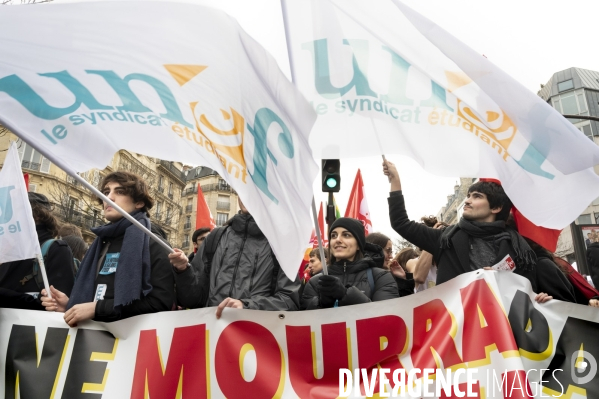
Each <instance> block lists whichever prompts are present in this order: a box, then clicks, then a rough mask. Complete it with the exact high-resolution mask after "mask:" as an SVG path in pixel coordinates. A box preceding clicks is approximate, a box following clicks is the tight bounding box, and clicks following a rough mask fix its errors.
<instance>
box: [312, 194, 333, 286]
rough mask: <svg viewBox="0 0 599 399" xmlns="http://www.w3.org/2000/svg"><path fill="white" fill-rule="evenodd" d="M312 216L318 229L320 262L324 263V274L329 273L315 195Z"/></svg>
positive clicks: (315, 228) (315, 227)
mask: <svg viewBox="0 0 599 399" xmlns="http://www.w3.org/2000/svg"><path fill="white" fill-rule="evenodd" d="M312 216H313V218H314V230H316V239H317V240H318V252H319V253H320V263H322V273H323V274H324V275H328V274H329V269H328V267H327V261H326V258H325V256H324V248H323V246H322V237H321V236H320V226H319V224H318V214H317V212H316V201H315V200H314V196H312Z"/></svg>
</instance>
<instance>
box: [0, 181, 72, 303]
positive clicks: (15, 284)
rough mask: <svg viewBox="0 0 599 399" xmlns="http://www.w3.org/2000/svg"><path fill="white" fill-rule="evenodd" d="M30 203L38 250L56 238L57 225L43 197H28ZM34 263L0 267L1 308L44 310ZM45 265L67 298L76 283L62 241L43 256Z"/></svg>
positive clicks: (52, 280)
mask: <svg viewBox="0 0 599 399" xmlns="http://www.w3.org/2000/svg"><path fill="white" fill-rule="evenodd" d="M29 203H30V204H31V210H32V213H33V220H34V221H35V228H36V231H37V236H38V240H39V244H40V248H41V247H43V245H44V243H45V242H46V241H48V240H52V239H55V238H56V237H57V236H58V229H59V222H58V220H57V219H56V217H55V216H54V215H53V214H52V205H51V204H50V201H48V198H47V197H46V196H45V195H43V194H38V193H29ZM34 264H35V262H34V259H25V260H18V261H13V262H7V263H4V264H2V266H1V267H0V307H3V308H17V309H31V310H44V307H43V306H42V304H41V302H40V299H39V297H40V291H41V290H42V289H43V283H42V279H41V271H40V270H39V267H34ZM44 265H45V267H46V273H47V275H48V281H49V283H50V284H52V285H54V286H55V287H57V288H58V289H60V290H61V291H63V292H65V293H68V294H70V293H71V289H72V288H73V283H74V281H75V275H74V273H75V265H74V262H73V254H72V252H71V249H70V248H69V246H68V245H67V243H66V242H64V241H63V240H54V242H52V243H51V245H50V247H49V248H48V251H47V253H46V255H45V256H44Z"/></svg>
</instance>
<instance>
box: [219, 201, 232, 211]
mask: <svg viewBox="0 0 599 399" xmlns="http://www.w3.org/2000/svg"><path fill="white" fill-rule="evenodd" d="M216 210H218V211H230V210H231V203H230V202H224V201H217V202H216Z"/></svg>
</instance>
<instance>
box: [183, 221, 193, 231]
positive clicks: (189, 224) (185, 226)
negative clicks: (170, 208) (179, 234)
mask: <svg viewBox="0 0 599 399" xmlns="http://www.w3.org/2000/svg"><path fill="white" fill-rule="evenodd" d="M189 229H191V223H185V224H184V225H183V230H189Z"/></svg>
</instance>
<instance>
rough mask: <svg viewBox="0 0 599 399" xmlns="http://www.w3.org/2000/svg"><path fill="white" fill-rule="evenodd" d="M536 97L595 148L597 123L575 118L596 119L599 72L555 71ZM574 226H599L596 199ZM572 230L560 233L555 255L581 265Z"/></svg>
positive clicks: (598, 135) (598, 131)
mask: <svg viewBox="0 0 599 399" xmlns="http://www.w3.org/2000/svg"><path fill="white" fill-rule="evenodd" d="M537 94H538V95H539V96H540V97H541V98H542V99H543V100H545V101H546V102H547V103H548V104H549V105H551V106H552V107H553V108H555V109H556V110H557V111H559V112H560V113H561V114H562V115H566V116H571V117H569V118H567V119H568V120H569V121H570V122H572V123H573V124H574V126H576V128H577V129H578V130H580V131H581V132H582V133H584V135H585V136H587V137H588V138H589V140H592V141H593V142H594V143H595V144H596V145H599V122H598V121H595V120H588V119H584V118H576V116H582V117H585V116H590V117H599V72H597V71H590V70H588V69H582V68H569V69H565V70H563V71H559V72H556V73H554V74H553V76H552V77H551V79H549V81H548V82H547V83H546V84H545V85H541V90H539V92H538V93H537ZM595 172H596V173H599V165H596V166H595ZM574 224H575V225H579V224H599V198H597V199H595V201H593V202H592V203H590V204H589V206H588V207H587V208H586V209H585V210H584V211H583V212H582V213H581V214H580V216H579V217H578V218H577V219H576V221H575V222H574ZM573 229H575V226H572V225H570V226H568V227H566V228H565V229H564V230H563V231H562V233H561V235H560V239H559V241H558V247H557V251H556V254H557V255H558V256H560V257H562V258H565V259H567V260H568V261H570V262H574V261H575V260H576V261H578V263H581V261H583V259H582V258H584V254H580V252H583V251H582V250H583V248H579V249H578V250H577V252H578V256H576V254H575V250H574V249H575V247H576V245H575V240H573V234H574V235H576V234H577V233H576V232H575V231H573ZM581 255H582V258H581Z"/></svg>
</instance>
